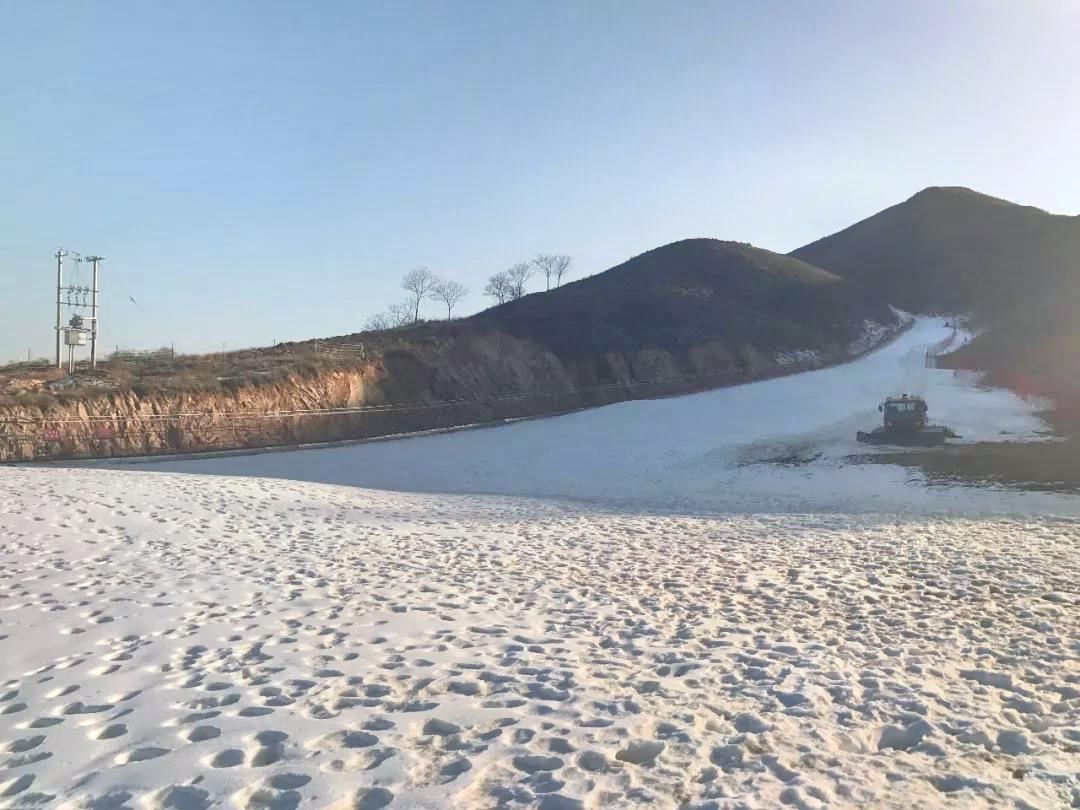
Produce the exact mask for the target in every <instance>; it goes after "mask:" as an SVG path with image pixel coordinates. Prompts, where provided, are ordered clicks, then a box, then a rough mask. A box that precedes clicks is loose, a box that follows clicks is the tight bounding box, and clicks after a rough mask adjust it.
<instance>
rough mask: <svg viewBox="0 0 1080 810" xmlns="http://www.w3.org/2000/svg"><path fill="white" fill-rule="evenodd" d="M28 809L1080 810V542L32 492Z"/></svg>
mask: <svg viewBox="0 0 1080 810" xmlns="http://www.w3.org/2000/svg"><path fill="white" fill-rule="evenodd" d="M0 516H2V522H3V527H4V532H5V543H4V544H3V546H2V547H0V661H2V662H3V664H2V666H3V670H2V675H0V803H8V804H10V805H11V806H38V805H39V804H44V803H49V804H51V805H52V806H58V807H79V808H120V807H131V808H177V809H178V810H198V809H199V808H204V807H209V806H212V805H213V806H223V807H224V806H228V807H241V808H268V807H269V808H290V807H327V806H333V807H340V808H346V807H348V808H353V807H357V808H378V807H384V806H388V807H390V808H494V807H507V808H525V807H531V808H543V809H544V810H566V809H567V808H585V807H588V808H620V807H639V806H640V807H644V806H647V807H650V808H661V809H662V810H664V809H666V810H674V808H699V810H704V808H775V807H780V806H790V807H796V808H823V807H826V806H828V807H877V808H910V807H934V806H941V805H945V804H946V802H947V806H949V807H964V808H968V807H988V806H1002V807H1006V806H1007V807H1029V808H1031V807H1036V808H1054V807H1067V806H1069V805H1070V804H1073V806H1075V803H1077V802H1080V780H1078V778H1077V774H1078V773H1080V730H1078V729H1080V665H1078V664H1080V595H1078V593H1077V582H1078V581H1080V555H1078V554H1077V548H1078V539H1080V530H1078V526H1077V523H1076V522H1075V521H1067V520H1057V519H1049V518H1036V517H1028V518H1023V519H994V520H988V519H982V520H970V519H940V518H938V519H926V518H918V517H910V518H898V517H896V516H885V517H882V516H872V515H863V516H854V515H844V514H834V515H828V514H821V515H810V516H807V515H803V516H800V515H770V514H756V515H743V516H738V515H732V516H728V517H721V518H717V517H712V518H706V517H679V516H662V515H660V516H658V515H653V516H648V515H635V514H630V513H625V512H623V513H613V512H605V511H603V510H598V509H595V508H589V507H584V506H581V505H577V504H573V503H568V502H564V503H556V502H542V501H537V500H533V499H520V498H493V497H476V496H433V495H417V494H394V493H386V492H374V491H368V490H359V489H353V488H348V487H335V486H327V485H317V484H307V483H299V482H291V481H281V480H271V479H257V478H245V479H241V478H223V477H216V478H215V477H208V476H198V475H176V474H160V473H152V472H148V471H146V470H130V471H103V470H72V471H61V470H56V469H28V468H0Z"/></svg>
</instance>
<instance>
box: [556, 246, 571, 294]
mask: <svg viewBox="0 0 1080 810" xmlns="http://www.w3.org/2000/svg"><path fill="white" fill-rule="evenodd" d="M551 258H552V259H554V262H553V263H552V264H553V267H554V274H555V286H556V287H561V286H562V280H563V276H565V275H566V274H567V273H569V272H570V265H571V264H573V262H574V260H573V259H571V258H570V257H569V256H563V255H561V254H559V255H556V256H552V257H551Z"/></svg>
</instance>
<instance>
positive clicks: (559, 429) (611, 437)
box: [152, 318, 1044, 511]
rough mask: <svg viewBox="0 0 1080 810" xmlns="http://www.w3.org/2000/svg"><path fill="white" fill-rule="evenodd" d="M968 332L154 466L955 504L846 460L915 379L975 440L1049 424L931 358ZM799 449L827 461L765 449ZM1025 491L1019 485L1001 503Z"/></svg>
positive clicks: (717, 496)
mask: <svg viewBox="0 0 1080 810" xmlns="http://www.w3.org/2000/svg"><path fill="white" fill-rule="evenodd" d="M953 335H954V331H953V330H952V329H951V328H949V327H946V326H945V325H944V322H943V321H941V320H940V319H933V318H923V319H919V320H917V321H916V323H915V324H914V326H913V327H912V328H911V329H909V330H908V331H907V332H905V333H904V334H903V335H901V336H900V337H899V338H897V339H896V340H895V341H893V342H892V343H890V344H888V345H886V346H885V347H883V348H881V349H879V350H878V351H876V352H873V353H871V354H869V355H867V356H864V357H863V358H861V359H859V360H857V361H855V362H852V363H849V364H846V365H843V366H836V367H833V368H829V369H824V370H820V371H815V372H809V373H803V374H796V375H793V376H789V377H783V378H779V379H773V380H768V381H764V382H759V383H753V384H749V385H742V386H736V387H732V388H723V389H718V390H715V391H709V392H706V393H701V394H694V395H689V396H682V397H673V398H670V399H659V400H640V401H634V402H624V403H619V404H616V405H609V406H607V407H603V408H596V409H592V410H587V411H581V412H577V413H573V414H568V415H565V416H560V417H554V418H549V419H536V420H528V421H523V422H517V423H514V424H510V425H503V426H499V427H497V428H490V429H480V430H467V431H459V432H456V433H447V434H441V435H436V436H423V437H416V438H410V439H402V440H395V441H382V442H372V443H367V444H362V445H354V446H347V447H337V448H330V449H319V450H303V451H295V452H287V453H273V454H262V455H255V456H235V457H227V458H215V459H192V460H174V461H168V462H160V463H155V464H153V465H152V467H153V468H154V469H158V470H169V471H176V472H197V473H207V474H215V475H255V476H270V477H278V478H288V479H293V480H302V481H312V482H321V483H332V484H346V485H350V486H361V487H372V488H376V489H390V490H398V491H413V492H443V493H478V494H500V495H522V496H529V497H556V498H574V499H580V500H589V501H596V502H603V503H606V504H608V505H623V506H627V507H631V508H652V509H682V510H687V509H689V510H694V511H718V510H719V511H723V510H727V509H736V510H746V509H783V510H791V509H795V510H800V509H821V508H837V509H847V510H861V509H865V508H872V509H878V508H884V507H889V506H892V507H896V508H903V507H905V506H908V505H913V506H916V507H919V508H928V507H931V506H934V505H936V506H938V507H941V508H952V507H954V506H955V505H956V504H957V503H958V499H957V498H956V496H955V495H954V494H950V493H945V492H940V491H936V492H933V491H927V490H926V488H925V487H905V486H903V482H904V480H906V479H907V478H908V477H909V475H910V473H907V472H905V471H902V470H900V469H894V468H889V467H884V466H881V465H872V466H871V465H854V466H853V465H851V464H847V463H843V459H844V457H845V456H846V455H848V454H852V453H866V452H869V451H868V450H867V448H865V447H864V446H861V445H858V444H857V443H856V442H855V438H854V437H855V432H856V431H857V430H859V429H868V428H870V427H873V426H876V425H877V424H879V423H880V419H881V417H880V414H878V412H877V404H878V402H880V401H881V399H882V398H883V397H884V396H886V395H889V394H898V393H901V392H908V393H912V394H920V395H923V396H925V397H926V398H927V399H928V401H929V403H930V416H931V418H932V419H933V420H934V421H940V422H943V423H945V424H948V425H951V426H952V427H953V428H954V429H956V430H957V432H958V433H960V434H961V435H962V436H963V437H964V441H978V440H988V439H1011V440H1032V439H1037V438H1038V437H1039V433H1040V431H1041V430H1043V429H1044V425H1042V424H1041V423H1040V421H1039V420H1038V418H1037V417H1036V416H1035V414H1034V408H1035V407H1036V405H1037V403H1029V402H1025V401H1023V400H1021V399H1020V398H1019V397H1017V396H1015V395H1014V394H1012V393H1011V392H1009V391H1005V390H1001V389H986V388H980V387H978V386H977V385H976V382H977V379H976V377H975V375H972V374H969V373H955V372H953V371H951V370H938V369H929V368H926V363H925V355H926V350H927V348H928V347H930V346H933V345H935V344H939V343H940V342H941V341H943V340H946V339H948V338H949V337H950V336H953ZM958 339H962V335H961V336H960V337H959V338H958ZM791 456H798V457H799V458H800V459H802V460H803V461H805V460H808V459H813V463H808V464H807V463H803V464H800V465H798V466H796V467H791V466H789V467H783V466H777V465H772V464H764V465H763V464H760V463H756V462H766V461H769V460H772V459H783V458H787V457H791ZM973 497H974V496H973ZM1014 500H1015V499H1012V498H1008V497H1006V498H1005V499H1004V501H1002V502H1001V505H1002V506H1003V507H1006V508H1007V507H1008V505H1009V504H1010V503H1012V502H1013V501H1014ZM1025 503H1026V504H1027V506H1030V505H1031V504H1032V499H1027V501H1025ZM1018 508H1020V507H1019V506H1018Z"/></svg>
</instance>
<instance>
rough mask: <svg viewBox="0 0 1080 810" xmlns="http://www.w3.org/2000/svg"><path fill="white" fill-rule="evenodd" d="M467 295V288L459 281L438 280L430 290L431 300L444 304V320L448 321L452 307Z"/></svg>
mask: <svg viewBox="0 0 1080 810" xmlns="http://www.w3.org/2000/svg"><path fill="white" fill-rule="evenodd" d="M468 294H469V288H468V287H466V286H465V285H464V284H462V283H461V282H460V281H446V280H442V279H440V280H439V281H438V282H437V283H436V284H435V286H434V287H433V288H432V290H431V297H432V298H434V299H435V300H436V301H442V302H443V303H444V304H446V320H450V315H451V313H453V311H454V307H455V306H457V304H458V302H459V301H460V300H461V299H462V298H464V297H465V296H466V295H468Z"/></svg>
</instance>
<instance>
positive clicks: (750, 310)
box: [466, 239, 894, 356]
mask: <svg viewBox="0 0 1080 810" xmlns="http://www.w3.org/2000/svg"><path fill="white" fill-rule="evenodd" d="M867 319H873V320H877V321H879V322H882V323H891V322H893V321H894V316H893V314H892V313H891V311H890V310H889V309H888V307H887V306H886V305H885V302H884V301H882V302H878V303H873V304H871V303H867V302H865V301H863V300H861V299H859V298H857V297H855V296H852V295H850V294H849V285H847V284H845V282H844V281H843V280H842V279H840V278H838V277H837V276H835V275H833V274H832V273H829V272H826V271H824V270H821V269H820V268H817V267H812V266H810V265H809V264H806V263H805V262H802V261H799V260H798V259H794V258H792V257H790V256H784V255H781V254H778V253H772V252H770V251H767V250H761V249H760V248H755V247H753V246H751V245H747V244H743V243H739V242H722V241H719V240H716V239H686V240H683V241H681V242H674V243H672V244H670V245H665V246H663V247H659V248H656V249H654V250H650V251H649V252H647V253H643V254H641V255H640V256H637V257H635V258H633V259H630V260H629V261H627V262H624V263H623V264H621V265H618V266H617V267H613V268H611V269H610V270H608V271H606V272H604V273H600V274H599V275H595V276H591V277H589V278H585V279H581V280H580V281H576V282H574V283H572V284H567V285H565V286H563V287H560V288H558V289H556V290H552V291H550V292H548V293H543V294H534V295H528V296H526V297H524V298H522V299H520V300H518V301H512V302H510V303H507V304H503V305H501V306H497V307H493V308H492V309H489V310H487V311H485V312H482V313H480V314H479V315H475V316H473V317H472V318H470V319H468V320H467V322H466V323H467V324H470V325H473V326H476V327H482V328H493V329H497V330H500V331H506V332H509V333H511V334H513V335H514V336H516V337H520V338H525V339H528V340H531V341H533V342H535V343H538V344H540V345H541V346H543V347H545V348H547V349H549V350H550V351H552V352H554V353H555V354H557V355H560V356H577V355H584V354H591V355H596V354H603V353H605V352H628V351H638V350H642V349H661V350H667V351H678V350H680V349H685V348H686V347H689V346H693V345H698V344H702V343H705V342H708V341H719V342H721V343H724V344H727V345H728V346H729V348H732V349H738V347H740V346H752V347H753V348H754V349H756V350H758V351H773V350H783V349H811V350H826V349H829V348H835V347H838V346H846V345H847V344H849V343H851V341H852V340H854V339H855V338H856V337H858V335H859V333H860V331H861V329H862V327H863V322H864V321H865V320H867Z"/></svg>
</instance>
